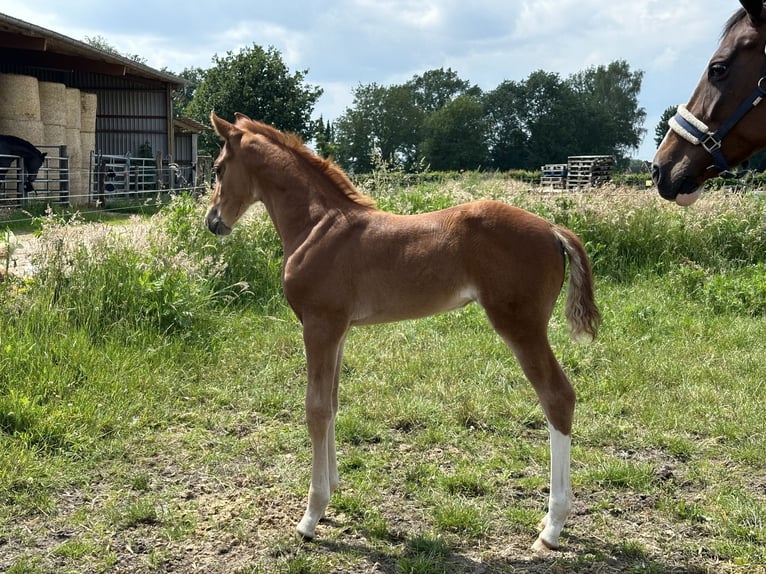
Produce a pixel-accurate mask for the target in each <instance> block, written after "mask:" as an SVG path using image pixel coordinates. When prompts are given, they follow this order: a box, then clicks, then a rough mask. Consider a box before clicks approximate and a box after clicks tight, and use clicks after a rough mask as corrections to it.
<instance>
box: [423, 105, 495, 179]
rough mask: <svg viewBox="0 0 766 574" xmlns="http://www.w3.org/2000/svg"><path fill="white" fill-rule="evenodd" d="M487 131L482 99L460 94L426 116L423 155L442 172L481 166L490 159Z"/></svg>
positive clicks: (432, 165) (434, 167)
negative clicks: (488, 156) (488, 157)
mask: <svg viewBox="0 0 766 574" xmlns="http://www.w3.org/2000/svg"><path fill="white" fill-rule="evenodd" d="M485 132H486V130H485V119H484V109H483V107H482V105H481V101H480V100H479V98H476V97H473V96H469V95H462V96H458V97H457V98H455V99H454V100H451V101H449V102H447V103H446V104H445V105H444V106H442V107H441V108H439V109H438V110H436V111H435V112H433V113H431V114H430V115H429V116H428V118H427V119H426V122H425V137H424V139H423V146H422V149H423V157H424V159H425V161H426V162H427V163H428V164H430V166H431V168H432V169H435V170H439V171H448V170H460V169H479V168H481V167H482V166H484V164H485V162H486V160H487V145H486V133H485Z"/></svg>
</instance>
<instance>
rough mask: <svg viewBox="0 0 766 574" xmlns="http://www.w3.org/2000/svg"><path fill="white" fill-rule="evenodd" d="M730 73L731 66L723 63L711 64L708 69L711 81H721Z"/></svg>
mask: <svg viewBox="0 0 766 574" xmlns="http://www.w3.org/2000/svg"><path fill="white" fill-rule="evenodd" d="M728 71H729V66H727V65H726V64H723V63H721V62H716V63H715V64H710V68H709V69H708V78H709V79H710V80H720V79H722V78H723V77H724V76H726V73H727V72H728Z"/></svg>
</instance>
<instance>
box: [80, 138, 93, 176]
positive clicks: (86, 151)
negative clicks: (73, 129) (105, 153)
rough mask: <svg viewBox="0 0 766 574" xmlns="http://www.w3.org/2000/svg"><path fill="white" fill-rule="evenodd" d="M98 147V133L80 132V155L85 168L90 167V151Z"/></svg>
mask: <svg viewBox="0 0 766 574" xmlns="http://www.w3.org/2000/svg"><path fill="white" fill-rule="evenodd" d="M95 149H96V133H95V132H80V157H81V158H82V167H83V169H84V170H86V171H87V170H88V169H90V152H92V151H95Z"/></svg>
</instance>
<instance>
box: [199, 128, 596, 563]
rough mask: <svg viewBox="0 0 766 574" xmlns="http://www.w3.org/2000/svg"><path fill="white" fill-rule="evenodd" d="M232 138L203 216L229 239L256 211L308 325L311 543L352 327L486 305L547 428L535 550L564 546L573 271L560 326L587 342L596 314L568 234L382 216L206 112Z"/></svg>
mask: <svg viewBox="0 0 766 574" xmlns="http://www.w3.org/2000/svg"><path fill="white" fill-rule="evenodd" d="M211 120H212V123H213V126H214V128H215V130H216V132H218V134H219V135H220V136H221V137H222V138H223V139H224V140H225V144H224V146H223V149H222V150H221V153H220V155H219V156H218V159H217V160H216V162H215V172H216V183H215V189H214V192H213V196H212V199H211V202H210V207H209V209H208V212H207V215H206V222H207V226H208V228H209V229H210V231H212V232H213V233H215V234H218V235H226V234H228V233H230V232H231V228H232V226H233V225H234V223H235V222H236V221H237V220H238V219H239V218H240V216H241V215H242V214H243V213H244V212H245V211H246V210H247V208H248V207H249V206H250V205H252V204H253V203H255V202H256V201H261V202H263V204H264V205H265V207H266V210H267V211H268V213H269V216H270V217H271V220H272V222H273V223H274V226H275V227H276V230H277V233H278V234H279V237H280V239H281V241H282V245H283V248H284V264H283V269H282V284H283V288H284V293H285V296H286V298H287V301H288V302H289V304H290V306H291V307H292V309H293V311H294V312H295V314H296V315H297V317H298V319H299V320H300V322H301V323H302V325H303V341H304V344H305V348H306V361H307V366H308V387H307V389H306V422H307V425H308V431H309V434H310V436H311V445H312V466H311V486H310V487H309V495H308V505H307V508H306V512H305V514H304V515H303V518H302V519H301V521H300V522H299V523H298V527H297V528H298V532H299V533H300V534H301V535H302V536H304V537H306V538H313V537H314V535H315V529H316V525H317V522H319V520H320V519H321V518H322V516H323V515H324V513H325V510H326V508H327V505H328V503H329V501H330V496H331V495H332V492H333V491H334V490H335V489H336V488H337V486H338V484H339V477H338V467H337V460H336V452H335V430H334V427H335V424H334V423H335V417H336V415H337V412H338V379H339V376H340V371H341V360H342V357H343V343H344V341H345V338H346V334H347V332H348V330H349V328H350V327H352V326H354V325H368V324H373V323H382V322H387V321H400V320H403V319H412V318H416V317H424V316H427V315H432V314H435V313H441V312H444V311H449V310H451V309H456V308H458V307H462V306H464V305H466V304H468V303H471V302H472V301H476V302H477V303H479V304H480V305H481V306H482V307H483V308H484V310H485V311H486V314H487V317H488V319H489V321H490V323H491V324H492V326H493V327H494V329H495V330H496V331H497V333H498V334H499V335H500V336H501V337H502V338H503V339H504V340H505V342H506V343H507V344H508V346H509V347H510V348H511V349H512V351H513V353H514V354H515V355H516V357H517V359H518V360H519V363H520V364H521V367H522V369H523V371H524V373H525V375H526V376H527V378H528V379H529V381H530V382H531V383H532V385H533V386H534V388H535V391H536V392H537V396H538V397H539V400H540V404H541V406H542V408H543V411H544V412H545V416H546V417H547V420H548V426H549V431H550V454H551V476H550V478H551V484H550V497H549V507H548V513H547V515H546V516H545V517H544V518H543V519H542V522H541V523H540V528H541V532H540V535H539V537H538V539H537V541H536V542H535V544H534V546H533V547H534V548H535V549H539V550H542V549H548V548H556V547H558V544H559V534H560V533H561V530H562V528H563V526H564V521H565V520H566V518H567V516H568V514H569V511H570V508H571V497H572V495H571V488H570V481H569V466H570V463H569V461H570V434H571V431H572V416H573V413H574V405H575V393H574V390H573V388H572V385H571V384H570V382H569V380H568V379H567V377H566V375H565V374H564V372H563V371H562V369H561V366H560V365H559V363H558V361H557V360H556V358H555V357H554V355H553V352H552V351H551V347H550V344H549V343H548V336H547V330H548V321H549V319H550V316H551V313H552V312H553V308H554V305H555V303H556V300H557V298H558V295H559V291H560V290H561V287H562V285H563V281H564V278H565V264H566V259H567V257H565V256H568V259H569V262H570V271H569V288H568V295H567V302H566V311H565V313H566V316H567V319H568V322H569V325H570V329H571V331H572V333H573V334H574V335H585V336H587V337H589V338H593V337H594V336H595V335H596V330H597V327H598V324H599V322H600V316H599V312H598V309H597V307H596V304H595V302H594V297H593V277H592V274H591V268H590V262H589V260H588V257H587V255H586V253H585V250H584V249H583V246H582V243H581V242H580V240H579V239H578V238H577V236H576V235H575V234H574V233H572V232H571V231H569V230H567V229H564V228H562V227H558V226H556V225H553V224H551V223H549V222H547V221H545V220H544V219H542V218H540V217H538V216H536V215H533V214H531V213H529V212H527V211H524V210H522V209H518V208H515V207H511V206H509V205H506V204H504V203H500V202H497V201H477V202H474V203H468V204H466V205H460V206H457V207H452V208H449V209H445V210H442V211H437V212H434V213H427V214H422V215H406V216H404V215H394V214H391V213H386V212H383V211H379V210H377V209H375V207H374V205H373V201H372V200H371V199H370V198H368V197H366V196H364V195H363V194H361V193H360V192H359V191H357V189H356V188H355V187H354V186H353V184H352V183H351V181H350V180H349V179H348V177H347V176H346V174H345V173H343V171H341V170H340V168H338V167H337V166H336V165H335V164H334V163H332V162H331V161H328V160H324V159H322V158H320V157H318V156H317V155H315V154H313V153H312V152H311V151H309V150H308V149H307V148H305V147H304V146H303V144H302V143H301V141H300V139H299V138H297V137H296V136H293V135H288V134H284V133H282V132H280V131H278V130H276V129H274V128H272V127H270V126H267V125H264V124H262V123H259V122H255V121H253V120H251V119H249V118H247V117H245V116H243V115H241V114H237V117H236V122H235V123H234V124H232V123H229V122H227V121H225V120H223V119H220V118H219V117H217V116H216V115H215V114H211Z"/></svg>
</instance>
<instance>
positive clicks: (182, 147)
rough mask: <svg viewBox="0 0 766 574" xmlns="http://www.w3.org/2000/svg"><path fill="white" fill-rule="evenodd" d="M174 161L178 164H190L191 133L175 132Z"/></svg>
mask: <svg viewBox="0 0 766 574" xmlns="http://www.w3.org/2000/svg"><path fill="white" fill-rule="evenodd" d="M175 152H176V154H175V158H174V160H175V162H176V163H177V164H179V165H191V162H192V134H176V150H175Z"/></svg>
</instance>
